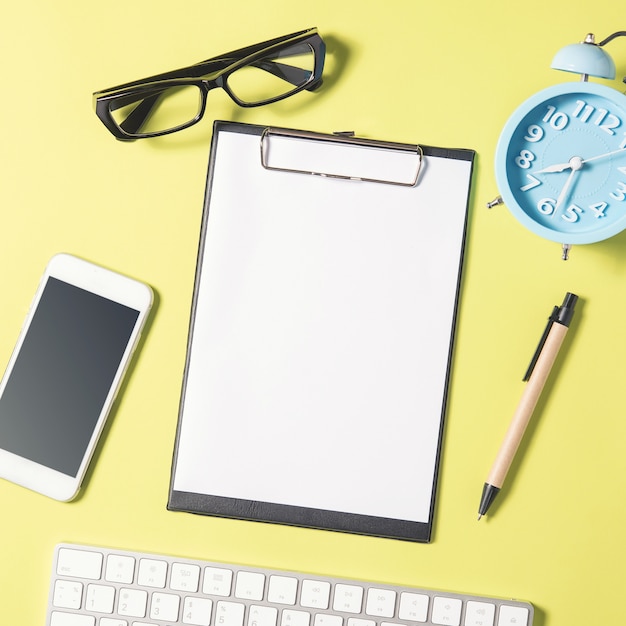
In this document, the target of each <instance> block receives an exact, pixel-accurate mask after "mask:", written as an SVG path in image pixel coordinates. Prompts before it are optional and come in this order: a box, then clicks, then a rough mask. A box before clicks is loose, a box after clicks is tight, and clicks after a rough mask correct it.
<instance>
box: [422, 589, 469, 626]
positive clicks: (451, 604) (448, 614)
mask: <svg viewBox="0 0 626 626" xmlns="http://www.w3.org/2000/svg"><path fill="white" fill-rule="evenodd" d="M462 607H463V603H462V602H461V600H459V599H457V598H445V597H441V596H435V597H434V598H433V614H432V616H431V618H430V620H431V621H432V623H433V624H442V625H444V626H461V609H462Z"/></svg>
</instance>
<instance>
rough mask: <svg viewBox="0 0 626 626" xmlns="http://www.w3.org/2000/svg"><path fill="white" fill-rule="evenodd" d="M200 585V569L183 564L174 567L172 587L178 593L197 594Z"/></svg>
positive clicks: (175, 564)
mask: <svg viewBox="0 0 626 626" xmlns="http://www.w3.org/2000/svg"><path fill="white" fill-rule="evenodd" d="M199 583H200V567H198V566H197V565H188V564H183V563H174V564H173V565H172V579H171V580H170V587H171V588H172V589H175V590H176V591H188V592H189V593H196V591H198V585H199Z"/></svg>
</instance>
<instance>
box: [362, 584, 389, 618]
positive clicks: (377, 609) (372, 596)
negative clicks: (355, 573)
mask: <svg viewBox="0 0 626 626" xmlns="http://www.w3.org/2000/svg"><path fill="white" fill-rule="evenodd" d="M395 608H396V592H395V591H392V590H391V589H375V588H373V587H371V588H370V589H368V590H367V602H366V604H365V613H366V614H367V615H373V616H374V617H393V615H394V612H395Z"/></svg>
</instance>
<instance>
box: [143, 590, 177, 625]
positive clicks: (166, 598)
mask: <svg viewBox="0 0 626 626" xmlns="http://www.w3.org/2000/svg"><path fill="white" fill-rule="evenodd" d="M179 607H180V598H179V597H178V596H175V595H173V594H171V593H160V592H157V593H155V594H153V595H152V602H151V604H150V619H158V620H162V621H164V622H175V621H177V620H178V608H179Z"/></svg>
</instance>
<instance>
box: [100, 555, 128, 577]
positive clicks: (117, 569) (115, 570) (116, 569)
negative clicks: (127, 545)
mask: <svg viewBox="0 0 626 626" xmlns="http://www.w3.org/2000/svg"><path fill="white" fill-rule="evenodd" d="M134 575H135V559H133V557H131V556H122V555H121V554H109V556H108V557H107V564H106V570H105V572H104V579H105V580H107V581H108V582H111V583H126V584H130V583H132V582H133V576H134Z"/></svg>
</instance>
